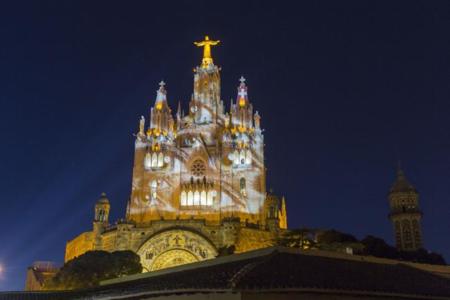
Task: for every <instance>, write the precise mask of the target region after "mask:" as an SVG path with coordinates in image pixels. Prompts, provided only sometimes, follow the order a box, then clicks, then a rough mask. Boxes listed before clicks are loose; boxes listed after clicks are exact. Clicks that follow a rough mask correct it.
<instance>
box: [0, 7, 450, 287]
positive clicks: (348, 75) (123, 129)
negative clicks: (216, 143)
mask: <svg viewBox="0 0 450 300" xmlns="http://www.w3.org/2000/svg"><path fill="white" fill-rule="evenodd" d="M296 2H297V1H286V2H284V1H267V2H262V1H247V2H245V3H241V2H240V1H239V2H235V3H232V2H230V1H220V2H217V1H204V2H203V1H173V2H171V1H159V2H157V1H142V2H139V1H121V2H114V1H104V2H101V1H96V2H95V3H93V1H73V2H72V1H56V0H55V1H33V2H32V1H29V2H24V1H8V2H6V1H4V2H2V4H1V6H0V11H1V12H0V42H1V47H0V76H1V79H0V100H1V108H0V134H1V141H2V142H1V145H2V147H1V148H0V170H1V173H0V176H1V178H0V191H1V192H0V197H1V198H0V199H1V200H0V227H1V228H2V233H1V234H0V263H1V264H2V265H3V267H4V268H5V272H4V274H3V275H2V276H1V278H0V290H16V289H23V287H24V281H25V272H26V267H27V266H29V265H30V264H31V263H32V262H33V261H35V260H52V261H59V262H62V261H63V257H64V248H65V243H66V241H67V240H69V239H72V238H74V237H75V236H76V235H77V234H79V233H81V232H82V231H87V230H90V229H91V227H92V219H93V207H94V204H95V201H96V200H97V198H98V196H99V195H100V193H101V192H106V193H107V194H108V197H109V199H110V201H111V205H112V212H111V214H112V215H111V218H110V219H112V220H113V221H114V220H116V219H118V218H122V217H124V215H125V206H126V201H127V199H128V196H129V194H130V190H131V172H132V161H133V151H134V149H133V148H134V137H133V133H135V132H136V131H137V128H138V121H139V118H140V116H141V115H144V116H146V117H148V114H149V111H150V107H151V106H152V105H153V102H154V99H155V96H156V90H157V88H158V82H159V81H160V80H161V79H164V80H165V81H166V83H167V86H166V87H167V90H168V99H169V104H170V105H171V107H172V109H173V110H176V105H177V103H178V101H181V103H182V106H183V108H184V109H185V110H186V111H187V105H188V101H189V99H190V94H191V93H192V85H193V72H192V69H193V67H195V66H196V65H198V64H199V63H200V61H201V55H202V50H201V49H198V48H196V47H195V46H194V45H193V41H198V40H201V39H203V37H204V35H205V34H208V35H209V36H210V37H211V38H213V39H220V40H221V44H220V46H218V47H214V48H213V50H212V51H213V57H214V62H215V63H216V64H217V65H219V66H221V67H222V73H221V75H222V99H223V100H224V102H225V103H226V106H227V110H228V107H229V99H230V98H231V97H233V98H235V97H236V88H237V85H238V83H239V82H238V79H239V77H240V76H241V75H244V76H245V77H246V78H247V84H248V87H249V98H250V101H251V102H252V103H253V105H254V108H255V109H256V110H258V111H259V113H260V115H261V116H262V126H263V128H265V143H266V148H265V151H266V152H265V154H266V166H267V168H268V183H267V185H268V188H270V187H272V188H273V190H274V192H275V193H277V194H279V195H284V196H286V199H287V207H288V222H289V227H291V228H295V227H300V226H307V227H314V228H335V229H338V230H341V231H344V232H348V233H351V234H354V235H356V236H357V237H358V238H362V237H364V236H365V235H366V234H372V235H376V236H379V237H382V238H384V239H386V240H387V241H388V242H389V243H393V233H392V229H391V224H390V222H389V221H388V219H387V214H388V201H387V198H386V196H387V192H388V190H389V187H390V185H391V184H392V182H393V180H394V177H395V168H396V165H397V161H398V160H401V162H402V166H403V168H404V170H405V173H406V176H407V178H408V179H409V180H410V181H411V182H412V183H413V184H414V185H415V186H416V188H417V189H418V190H419V192H420V205H421V208H422V209H423V211H424V219H423V231H424V241H425V246H426V247H427V248H428V249H429V250H433V251H436V252H439V253H442V254H444V255H445V258H446V259H447V261H449V260H450V250H449V249H450V239H449V236H450V119H449V115H450V2H448V1H445V2H439V1H423V2H420V1H404V2H402V1H386V2H383V1H371V2H369V1H355V2H350V1H328V2H324V1H308V2H304V3H296ZM194 3H195V4H194ZM218 3H220V5H219V4H218ZM225 3H227V4H226V5H225ZM295 3H296V4H295ZM12 5H13V6H12ZM222 5H223V6H222Z"/></svg>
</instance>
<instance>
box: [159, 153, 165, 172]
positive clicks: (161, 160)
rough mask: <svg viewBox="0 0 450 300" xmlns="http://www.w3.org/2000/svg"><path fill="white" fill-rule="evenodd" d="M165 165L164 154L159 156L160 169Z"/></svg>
mask: <svg viewBox="0 0 450 300" xmlns="http://www.w3.org/2000/svg"><path fill="white" fill-rule="evenodd" d="M163 165H164V155H163V154H162V152H159V154H158V168H161V167H162V166H163Z"/></svg>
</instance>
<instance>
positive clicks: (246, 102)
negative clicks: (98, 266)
mask: <svg viewBox="0 0 450 300" xmlns="http://www.w3.org/2000/svg"><path fill="white" fill-rule="evenodd" d="M218 43H219V41H213V40H210V39H209V38H208V37H205V40H203V41H201V42H198V43H195V44H196V45H197V46H199V47H203V60H202V63H201V65H200V66H198V67H196V68H195V69H194V89H193V94H192V97H191V100H190V102H189V111H188V113H186V114H184V113H183V111H182V109H181V106H180V104H179V105H178V108H177V111H176V113H175V115H173V113H172V110H171V108H170V107H169V104H168V93H167V90H166V87H165V83H164V82H161V83H160V84H159V89H158V90H157V92H156V100H155V102H154V106H153V107H152V108H151V109H150V115H149V118H148V120H147V119H146V118H145V117H141V119H140V121H139V130H138V132H137V133H136V140H135V143H134V147H135V153H134V165H133V178H132V187H131V196H130V199H129V201H128V204H127V211H126V216H125V219H123V220H120V221H118V222H117V223H116V224H114V225H110V224H109V220H108V219H109V210H110V204H109V201H108V199H107V198H106V195H104V194H103V195H102V196H101V198H100V199H99V200H98V201H97V203H96V205H95V218H94V222H93V229H92V231H88V232H84V233H82V234H80V235H79V236H78V237H76V238H75V239H73V240H71V241H69V242H68V243H67V245H66V254H65V260H66V261H68V260H70V259H72V258H74V257H76V256H78V255H80V254H82V253H84V252H86V251H89V250H107V251H115V250H133V251H135V252H136V253H138V254H139V255H140V257H141V262H142V265H143V266H144V269H145V270H147V271H153V270H158V269H163V268H167V267H171V266H175V265H180V264H185V263H190V262H195V261H201V260H206V259H211V258H214V257H216V256H217V255H218V253H219V250H220V249H221V248H222V249H223V248H226V247H231V246H233V247H234V248H235V251H236V252H238V253H239V252H245V251H248V250H253V249H258V248H263V247H267V246H270V245H272V244H273V241H274V239H275V238H276V236H277V235H278V234H279V232H280V231H283V230H285V229H286V228H287V217H286V204H285V200H284V198H282V199H280V198H278V197H276V196H274V195H271V194H268V193H267V191H266V174H265V172H266V168H265V165H264V136H263V133H262V129H261V118H260V116H259V114H258V112H257V111H254V110H253V105H252V103H251V102H250V99H249V96H248V87H247V85H246V83H245V79H244V78H243V77H241V79H240V83H239V85H238V87H237V96H236V100H235V101H231V106H230V110H229V112H226V111H225V106H224V103H223V101H222V99H221V92H220V89H221V83H220V68H219V67H218V66H216V65H214V63H213V59H212V56H211V47H212V46H215V45H217V44H218Z"/></svg>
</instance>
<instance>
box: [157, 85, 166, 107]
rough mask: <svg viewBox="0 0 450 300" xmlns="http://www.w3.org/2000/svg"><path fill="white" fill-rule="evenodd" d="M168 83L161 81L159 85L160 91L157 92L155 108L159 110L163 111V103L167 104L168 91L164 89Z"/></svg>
mask: <svg viewBox="0 0 450 300" xmlns="http://www.w3.org/2000/svg"><path fill="white" fill-rule="evenodd" d="M165 85H166V83H165V82H164V81H163V80H161V82H160V83H159V89H158V90H157V91H156V101H155V107H156V109H158V110H161V109H162V108H163V103H164V102H167V91H166V89H165V88H164V86H165Z"/></svg>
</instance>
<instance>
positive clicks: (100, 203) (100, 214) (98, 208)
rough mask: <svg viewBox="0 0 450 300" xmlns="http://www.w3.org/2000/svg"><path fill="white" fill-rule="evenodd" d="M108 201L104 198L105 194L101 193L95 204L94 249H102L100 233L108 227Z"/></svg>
mask: <svg viewBox="0 0 450 300" xmlns="http://www.w3.org/2000/svg"><path fill="white" fill-rule="evenodd" d="M109 209H110V205H109V200H108V198H106V194H105V193H102V194H101V196H100V198H99V199H98V200H97V202H96V203H95V214H94V224H93V233H94V249H101V248H102V233H103V232H104V231H105V228H106V227H107V226H108V218H109Z"/></svg>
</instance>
